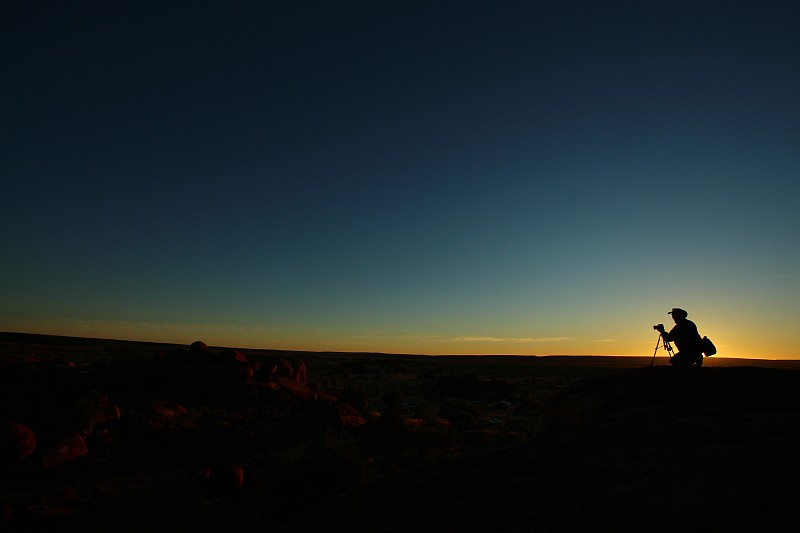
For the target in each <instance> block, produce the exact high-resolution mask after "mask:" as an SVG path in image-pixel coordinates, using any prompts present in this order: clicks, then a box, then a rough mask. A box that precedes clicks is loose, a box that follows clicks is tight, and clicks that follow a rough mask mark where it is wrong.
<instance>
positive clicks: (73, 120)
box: [0, 0, 800, 358]
mask: <svg viewBox="0 0 800 533" xmlns="http://www.w3.org/2000/svg"><path fill="white" fill-rule="evenodd" d="M798 6H800V4H798V3H797V2H779V1H764V0H758V1H750V2H742V1H735V0H733V1H719V2H708V1H691V2H682V1H669V2H667V1H664V2H642V1H630V2H626V1H619V2H614V1H609V2H605V1H603V2H600V1H598V2H569V1H553V2H502V1H491V2H489V1H487V2H471V1H458V2H436V1H435V0H434V1H425V2H422V1H420V2H417V1H408V0H405V1H402V2H400V1H398V2H390V1H386V2H383V1H374V0H373V1H366V2H347V1H343V2H299V1H298V2H294V1H291V2H269V1H266V2H248V3H241V2H233V1H226V2H205V1H198V0H195V1H192V2H172V1H170V2H164V1H160V2H152V3H151V2H141V1H137V2H123V1H119V2H107V1H103V2H94V3H92V2H61V1H58V2H27V1H21V0H11V1H8V2H3V5H2V7H0V60H1V61H2V67H3V68H2V72H3V76H2V83H0V97H1V98H0V111H1V112H2V116H0V135H1V137H0V141H2V143H1V144H0V175H2V183H3V187H2V190H3V200H4V201H3V207H2V210H1V211H0V222H1V223H2V226H1V229H0V236H2V261H0V330H4V331H24V332H41V333H52V334H62V335H80V336H93V337H110V338H123V339H133V340H147V341H165V342H177V343H186V344H188V343H190V342H192V341H193V340H196V339H201V340H204V341H206V342H207V343H209V344H212V345H227V346H240V347H253V348H285V349H299V350H337V351H340V350H356V351H381V352H402V353H427V354H444V353H450V354H538V355H546V354H599V355H651V354H652V352H653V347H654V345H655V341H656V338H657V333H655V332H654V331H653V330H652V329H651V326H652V325H653V324H656V323H658V322H664V323H665V324H667V325H669V324H671V319H670V317H669V315H667V311H669V310H670V309H671V308H672V307H682V308H684V309H686V310H687V311H688V312H689V318H690V319H692V320H695V322H696V323H697V324H698V326H699V329H700V333H701V334H703V335H708V336H709V337H711V338H712V339H713V340H714V341H715V343H716V344H717V347H718V349H719V355H720V356H732V357H760V358H800V348H798V346H800V345H799V344H798V339H797V337H796V335H797V331H798V327H797V324H798V323H800V213H799V212H798V207H800V32H798V31H797V28H798V27H800V7H798Z"/></svg>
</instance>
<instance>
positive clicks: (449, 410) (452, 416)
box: [439, 402, 481, 427]
mask: <svg viewBox="0 0 800 533" xmlns="http://www.w3.org/2000/svg"><path fill="white" fill-rule="evenodd" d="M439 416H440V417H442V418H446V419H447V420H449V421H450V422H452V423H453V424H455V425H457V426H461V427H474V426H476V425H478V424H479V423H480V420H481V415H480V413H479V412H478V410H477V409H475V408H474V407H472V406H471V405H469V404H467V403H466V402H451V403H448V404H446V405H443V406H442V407H441V408H440V409H439Z"/></svg>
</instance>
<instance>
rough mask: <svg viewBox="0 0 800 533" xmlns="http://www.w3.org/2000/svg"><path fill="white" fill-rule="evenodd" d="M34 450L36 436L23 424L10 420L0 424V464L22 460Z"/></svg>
mask: <svg viewBox="0 0 800 533" xmlns="http://www.w3.org/2000/svg"><path fill="white" fill-rule="evenodd" d="M35 449H36V435H35V434H34V433H33V430H32V429H31V428H29V427H28V426H26V425H24V424H20V423H18V422H14V421H11V420H4V421H2V422H0V464H14V463H17V462H19V461H22V460H24V459H25V458H26V457H28V456H29V455H30V454H32V453H33V451H34V450H35Z"/></svg>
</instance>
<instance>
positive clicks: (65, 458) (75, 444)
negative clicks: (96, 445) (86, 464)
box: [42, 431, 89, 468]
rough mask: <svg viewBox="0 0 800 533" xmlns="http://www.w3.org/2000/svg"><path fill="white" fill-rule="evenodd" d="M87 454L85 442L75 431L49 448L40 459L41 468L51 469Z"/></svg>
mask: <svg viewBox="0 0 800 533" xmlns="http://www.w3.org/2000/svg"><path fill="white" fill-rule="evenodd" d="M87 453H89V450H88V448H87V447H86V441H85V440H84V438H83V436H82V435H81V434H80V433H78V432H77V431H76V432H74V433H72V434H70V436H69V437H67V438H66V439H64V440H62V441H60V442H58V443H57V444H56V445H55V446H53V447H52V448H50V449H49V450H48V451H47V452H46V453H45V454H44V456H43V457H42V467H43V468H52V467H54V466H58V465H61V464H64V463H68V462H70V461H73V460H75V459H77V458H79V457H83V456H84V455H86V454H87Z"/></svg>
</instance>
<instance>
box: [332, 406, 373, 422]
mask: <svg viewBox="0 0 800 533" xmlns="http://www.w3.org/2000/svg"><path fill="white" fill-rule="evenodd" d="M334 408H335V409H336V414H337V415H338V417H339V423H340V424H341V426H342V427H343V428H357V427H359V426H363V425H364V424H366V423H367V419H366V418H364V417H363V416H362V415H361V413H359V412H358V411H357V410H356V409H355V408H354V407H353V406H352V405H350V404H347V403H344V402H338V403H336V404H334Z"/></svg>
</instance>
